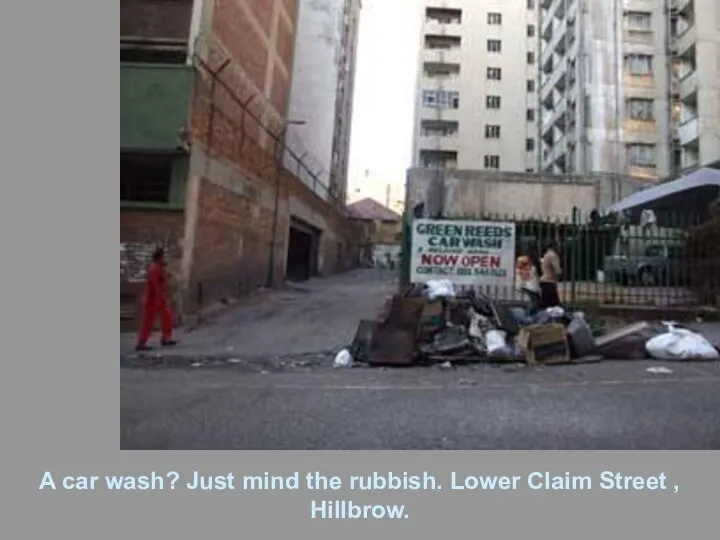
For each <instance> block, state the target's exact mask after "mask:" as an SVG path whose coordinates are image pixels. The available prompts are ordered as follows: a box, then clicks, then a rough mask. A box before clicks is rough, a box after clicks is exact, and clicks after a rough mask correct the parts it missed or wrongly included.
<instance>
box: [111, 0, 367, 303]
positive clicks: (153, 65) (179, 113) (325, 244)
mask: <svg viewBox="0 0 720 540" xmlns="http://www.w3.org/2000/svg"><path fill="white" fill-rule="evenodd" d="M296 19H297V1H296V0H122V1H121V85H122V87H121V239H120V240H121V297H122V299H123V304H124V305H125V307H126V312H127V314H128V316H129V317H131V316H132V314H133V309H134V306H135V303H136V295H137V292H138V290H139V287H140V286H141V282H142V279H143V277H144V268H145V264H146V262H147V256H148V254H149V253H150V252H151V250H152V249H153V248H154V247H155V246H156V245H159V244H162V245H165V246H167V247H168V249H169V252H170V255H171V262H172V265H171V267H172V269H173V273H174V276H175V280H174V282H175V284H176V301H177V303H178V306H177V307H178V309H179V310H180V311H182V312H185V313H192V312H194V311H196V310H197V309H198V308H201V307H204V306H206V305H209V304H210V303H212V302H214V301H217V300H221V299H223V298H226V297H233V296H239V295H242V294H244V293H246V292H248V291H250V290H252V289H254V288H257V287H261V286H266V285H272V284H275V283H277V282H278V281H279V280H282V279H285V278H286V277H290V278H297V279H304V278H306V277H308V276H310V275H313V274H326V273H332V272H336V271H340V270H343V269H346V268H348V267H349V266H351V265H352V264H353V263H354V262H355V261H357V259H358V257H357V253H356V250H357V235H356V229H355V227H354V226H353V224H352V223H350V222H349V221H348V220H347V218H346V215H345V210H344V205H343V204H342V201H339V200H337V199H336V198H334V197H333V193H332V192H331V191H327V193H326V194H325V196H322V193H321V191H320V190H313V189H311V188H310V187H308V185H307V183H306V182H302V181H301V180H299V179H298V177H297V176H298V173H299V171H300V170H301V168H302V161H301V160H296V163H295V164H294V166H293V167H287V163H288V161H292V160H288V159H287V155H286V153H285V151H284V150H283V147H282V142H283V136H284V133H285V130H286V129H287V125H288V122H289V120H288V118H287V117H286V111H287V107H288V96H289V92H290V83H291V81H290V73H291V67H292V66H291V63H292V59H293V50H294V28H295V24H296ZM290 122H292V120H290ZM283 163H284V164H285V166H283ZM288 169H289V170H288ZM320 187H322V186H320Z"/></svg>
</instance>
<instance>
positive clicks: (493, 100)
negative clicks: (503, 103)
mask: <svg viewBox="0 0 720 540" xmlns="http://www.w3.org/2000/svg"><path fill="white" fill-rule="evenodd" d="M485 108H486V109H499V108H500V96H487V97H486V98H485Z"/></svg>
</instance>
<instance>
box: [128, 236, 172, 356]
mask: <svg viewBox="0 0 720 540" xmlns="http://www.w3.org/2000/svg"><path fill="white" fill-rule="evenodd" d="M142 302H143V306H142V307H143V314H142V322H141V324H140V331H139V333H138V340H137V346H136V347H135V349H136V350H138V351H147V350H150V347H148V344H147V342H148V340H149V339H150V333H151V332H152V328H153V325H154V324H155V320H156V319H157V317H158V315H159V316H160V321H161V329H162V337H161V342H160V343H161V345H162V346H163V347H169V346H172V345H175V344H177V341H174V340H173V339H172V330H173V313H172V310H171V309H170V302H169V301H168V297H167V279H166V275H165V250H164V249H162V248H158V249H157V250H155V253H154V254H153V262H152V264H151V265H150V268H148V276H147V281H146V282H145V290H144V291H143V298H142Z"/></svg>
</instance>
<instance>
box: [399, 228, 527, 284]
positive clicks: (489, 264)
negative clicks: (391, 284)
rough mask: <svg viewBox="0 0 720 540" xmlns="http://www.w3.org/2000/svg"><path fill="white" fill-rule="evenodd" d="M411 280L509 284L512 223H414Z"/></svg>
mask: <svg viewBox="0 0 720 540" xmlns="http://www.w3.org/2000/svg"><path fill="white" fill-rule="evenodd" d="M410 264H411V268H410V280H411V281H412V282H413V283H426V282H428V281H431V280H436V279H448V280H450V281H452V282H453V283H455V284H457V285H510V284H512V282H513V280H514V272H515V270H514V268H515V224H514V223H507V222H502V221H440V220H434V219H416V220H414V221H413V232H412V258H411V261H410Z"/></svg>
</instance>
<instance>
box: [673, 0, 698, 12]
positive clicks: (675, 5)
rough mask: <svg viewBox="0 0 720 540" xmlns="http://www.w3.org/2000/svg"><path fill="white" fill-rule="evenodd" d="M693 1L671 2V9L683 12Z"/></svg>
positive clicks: (679, 0)
mask: <svg viewBox="0 0 720 540" xmlns="http://www.w3.org/2000/svg"><path fill="white" fill-rule="evenodd" d="M692 1H693V0H670V7H672V8H673V9H675V10H677V11H679V12H683V11H685V10H686V9H687V7H688V5H689V4H690V3H691V2H692Z"/></svg>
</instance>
